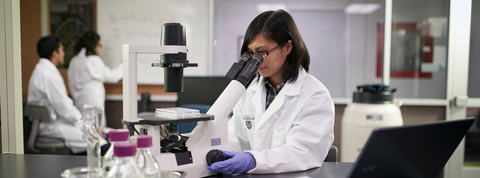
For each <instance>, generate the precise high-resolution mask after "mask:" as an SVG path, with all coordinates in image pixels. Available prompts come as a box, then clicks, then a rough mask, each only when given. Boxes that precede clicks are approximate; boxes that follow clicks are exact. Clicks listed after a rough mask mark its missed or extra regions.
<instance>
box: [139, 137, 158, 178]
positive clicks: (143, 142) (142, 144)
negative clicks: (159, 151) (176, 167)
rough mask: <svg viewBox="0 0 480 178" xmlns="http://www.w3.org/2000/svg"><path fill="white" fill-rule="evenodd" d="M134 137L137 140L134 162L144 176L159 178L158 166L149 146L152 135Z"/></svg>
mask: <svg viewBox="0 0 480 178" xmlns="http://www.w3.org/2000/svg"><path fill="white" fill-rule="evenodd" d="M134 137H136V140H137V156H135V162H136V163H137V165H138V167H139V168H140V170H141V171H142V173H143V175H144V176H145V178H160V177H161V173H160V166H159V165H158V162H157V160H155V157H153V155H152V152H151V148H152V146H153V145H152V136H151V135H137V136H134ZM134 139H135V138H134Z"/></svg>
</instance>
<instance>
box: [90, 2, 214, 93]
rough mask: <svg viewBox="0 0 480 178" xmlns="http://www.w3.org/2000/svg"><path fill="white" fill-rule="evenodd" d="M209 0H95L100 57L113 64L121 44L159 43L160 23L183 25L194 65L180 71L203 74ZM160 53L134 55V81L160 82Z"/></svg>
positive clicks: (207, 44)
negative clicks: (100, 43)
mask: <svg viewBox="0 0 480 178" xmlns="http://www.w3.org/2000/svg"><path fill="white" fill-rule="evenodd" d="M209 3H210V2H209V0H175V1H169V0H135V1H132V0H97V27H98V28H97V29H98V33H99V35H100V37H101V41H102V47H103V48H102V50H101V51H100V57H102V59H103V60H104V61H105V64H106V65H108V66H110V67H114V66H117V65H118V64H120V62H121V61H122V45H123V44H132V45H160V40H161V39H160V38H161V28H162V25H163V24H164V23H172V22H175V23H181V24H182V25H183V26H186V36H187V48H188V53H187V60H189V61H190V63H198V67H191V68H190V67H189V68H185V70H184V75H188V76H205V75H207V72H208V65H210V64H208V61H209V60H208V58H209V50H211V47H210V45H211V43H209V40H210V38H211V37H210V36H209V32H210V31H211V30H213V29H210V23H212V22H211V20H210V18H209V14H210V4H209ZM159 62H160V55H154V54H140V55H138V56H137V71H138V73H137V81H138V84H163V81H164V79H163V76H164V75H163V68H160V67H151V63H159Z"/></svg>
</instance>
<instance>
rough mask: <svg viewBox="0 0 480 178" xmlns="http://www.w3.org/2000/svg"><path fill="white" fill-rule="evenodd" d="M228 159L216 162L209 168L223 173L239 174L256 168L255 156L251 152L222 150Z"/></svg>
mask: <svg viewBox="0 0 480 178" xmlns="http://www.w3.org/2000/svg"><path fill="white" fill-rule="evenodd" d="M220 151H221V152H222V153H223V154H224V155H225V157H226V158H227V160H225V161H219V162H215V163H213V164H212V165H210V166H208V170H210V171H213V172H218V173H222V174H238V173H242V172H247V171H249V170H251V169H253V168H255V158H254V157H253V155H252V154H250V153H244V152H228V151H223V150H220Z"/></svg>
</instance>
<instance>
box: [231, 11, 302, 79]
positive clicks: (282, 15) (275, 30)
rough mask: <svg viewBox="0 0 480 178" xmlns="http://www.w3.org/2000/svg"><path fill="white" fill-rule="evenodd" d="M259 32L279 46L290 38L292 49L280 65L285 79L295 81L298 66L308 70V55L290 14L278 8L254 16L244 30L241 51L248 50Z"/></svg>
mask: <svg viewBox="0 0 480 178" xmlns="http://www.w3.org/2000/svg"><path fill="white" fill-rule="evenodd" d="M260 33H261V34H262V35H263V36H264V37H265V38H266V39H267V40H271V41H275V42H276V43H277V44H278V45H280V46H284V45H286V44H287V42H288V40H292V51H291V52H290V54H288V55H287V59H286V60H285V63H284V64H283V66H282V70H283V72H282V77H283V79H284V80H285V81H295V80H296V79H297V77H298V72H299V68H300V66H302V67H303V68H304V69H305V70H306V71H307V72H308V67H309V65H310V55H309V54H308V49H307V47H306V46H305V43H304V42H303V40H302V37H301V36H300V33H299V32H298V29H297V26H296V25H295V22H294V21H293V18H292V16H290V14H288V13H287V12H286V11H284V10H282V9H279V10H277V11H265V12H263V13H261V14H260V15H258V16H257V17H255V19H253V21H252V22H251V23H250V25H249V26H248V28H247V32H245V38H244V39H243V45H242V50H241V52H242V53H243V52H244V51H248V44H249V43H250V41H251V40H252V39H253V38H254V37H255V36H256V35H258V34H260ZM240 55H242V54H240Z"/></svg>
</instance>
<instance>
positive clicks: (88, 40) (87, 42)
mask: <svg viewBox="0 0 480 178" xmlns="http://www.w3.org/2000/svg"><path fill="white" fill-rule="evenodd" d="M98 41H100V35H98V34H97V33H95V32H94V31H89V32H85V33H84V34H83V35H82V36H81V37H80V39H78V42H77V45H75V51H74V54H75V55H77V54H78V53H79V52H80V50H82V48H86V49H87V56H90V55H98V54H97V53H95V47H96V46H97V44H98Z"/></svg>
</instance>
